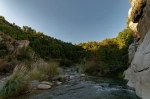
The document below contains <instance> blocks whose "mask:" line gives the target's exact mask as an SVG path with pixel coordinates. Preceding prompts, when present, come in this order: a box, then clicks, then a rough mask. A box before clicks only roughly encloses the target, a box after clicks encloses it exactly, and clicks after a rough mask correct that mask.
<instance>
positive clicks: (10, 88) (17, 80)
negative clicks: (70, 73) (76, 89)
mask: <svg viewBox="0 0 150 99" xmlns="http://www.w3.org/2000/svg"><path fill="white" fill-rule="evenodd" d="M56 74H58V63H54V62H53V63H49V64H47V65H46V64H45V65H44V66H41V67H39V68H34V69H33V70H30V69H28V67H27V66H26V65H25V64H20V65H18V66H16V67H15V69H14V72H13V74H12V75H11V76H10V77H9V78H8V80H6V81H5V84H4V86H3V88H2V89H1V90H0V96H1V97H0V98H6V97H11V96H16V95H19V94H21V93H25V92H26V91H27V90H28V84H29V81H32V80H40V81H42V80H47V79H48V78H51V77H53V76H54V75H56Z"/></svg>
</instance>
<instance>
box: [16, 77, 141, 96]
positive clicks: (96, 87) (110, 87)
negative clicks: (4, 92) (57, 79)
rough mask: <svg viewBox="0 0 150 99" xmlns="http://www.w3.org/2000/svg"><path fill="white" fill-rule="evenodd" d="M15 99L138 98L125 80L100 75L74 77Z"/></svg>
mask: <svg viewBox="0 0 150 99" xmlns="http://www.w3.org/2000/svg"><path fill="white" fill-rule="evenodd" d="M15 99H140V98H138V97H137V96H136V95H135V92H134V91H133V90H130V89H128V88H127V86H126V81H124V80H119V79H112V78H101V77H91V76H86V77H76V79H73V80H68V81H67V82H65V83H64V84H62V85H59V86H57V87H55V88H52V89H49V90H46V91H43V92H40V93H38V94H34V95H33V94H32V95H27V96H23V97H22V96H21V97H18V98H15Z"/></svg>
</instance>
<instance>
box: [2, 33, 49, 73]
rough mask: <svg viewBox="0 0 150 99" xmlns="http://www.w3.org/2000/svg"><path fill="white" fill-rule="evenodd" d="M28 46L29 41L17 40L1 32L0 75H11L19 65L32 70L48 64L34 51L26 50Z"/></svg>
mask: <svg viewBox="0 0 150 99" xmlns="http://www.w3.org/2000/svg"><path fill="white" fill-rule="evenodd" d="M28 46H29V41H28V40H15V39H14V38H12V37H10V36H9V35H6V34H4V33H2V32H0V73H11V72H12V71H13V69H14V68H15V67H16V66H17V65H18V64H26V65H30V66H29V67H30V68H31V69H33V68H38V67H40V66H44V65H46V64H47V63H46V62H45V61H44V60H43V59H42V58H40V57H39V56H38V55H37V54H35V52H34V51H33V50H32V49H27V50H26V48H27V47H28ZM21 49H22V52H20V50H21ZM27 58H29V60H25V59H27ZM28 63H30V64H28Z"/></svg>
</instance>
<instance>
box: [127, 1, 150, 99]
mask: <svg viewBox="0 0 150 99" xmlns="http://www.w3.org/2000/svg"><path fill="white" fill-rule="evenodd" d="M128 18H129V21H130V22H129V27H130V28H131V29H132V30H133V32H134V36H135V39H134V42H133V43H132V44H131V45H130V47H129V62H130V67H129V68H128V69H127V70H126V71H125V79H127V80H128V83H127V85H128V86H130V87H131V88H133V89H135V91H136V94H137V95H138V96H139V97H141V98H142V99H150V30H149V29H150V0H131V8H130V10H129V14H128Z"/></svg>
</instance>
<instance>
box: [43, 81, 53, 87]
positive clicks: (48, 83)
mask: <svg viewBox="0 0 150 99" xmlns="http://www.w3.org/2000/svg"><path fill="white" fill-rule="evenodd" d="M41 84H46V85H50V86H52V85H53V83H50V82H47V81H42V82H41Z"/></svg>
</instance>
